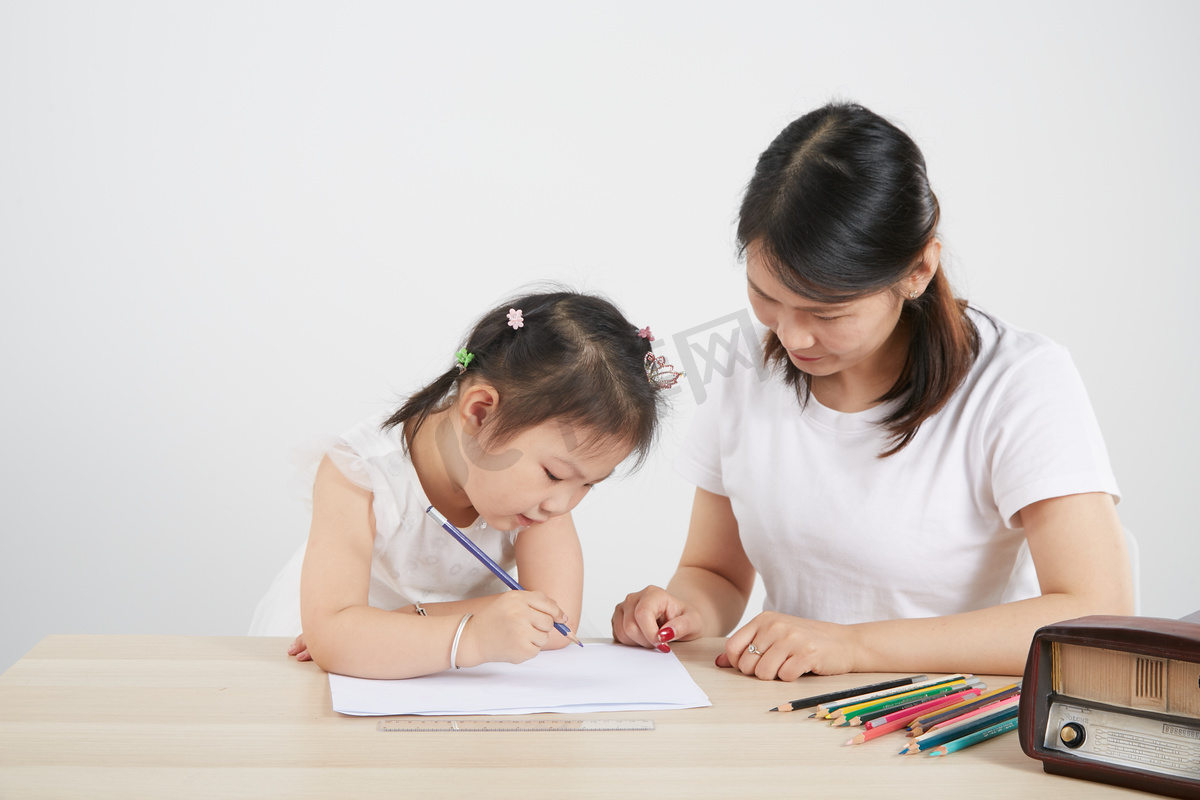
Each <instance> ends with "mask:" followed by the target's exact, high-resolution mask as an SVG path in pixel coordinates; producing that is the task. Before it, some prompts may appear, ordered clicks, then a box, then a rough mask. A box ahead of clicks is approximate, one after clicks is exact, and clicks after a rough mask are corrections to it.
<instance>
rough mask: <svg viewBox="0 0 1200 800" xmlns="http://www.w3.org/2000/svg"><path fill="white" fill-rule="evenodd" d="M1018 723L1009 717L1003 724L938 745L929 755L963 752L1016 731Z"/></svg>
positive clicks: (998, 723)
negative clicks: (995, 737)
mask: <svg viewBox="0 0 1200 800" xmlns="http://www.w3.org/2000/svg"><path fill="white" fill-rule="evenodd" d="M1018 721H1019V720H1018V719H1017V718H1016V717H1010V718H1008V719H1006V720H1004V721H1003V722H997V723H996V724H995V725H992V726H991V727H990V728H984V729H983V730H981V731H975V733H970V734H967V735H966V736H960V737H959V738H957V739H952V740H951V741H949V742H946V743H945V744H939V745H938V746H937V747H935V748H933V749H932V750H930V751H929V755H931V756H944V755H948V754H950V753H953V752H955V751H957V750H963V749H965V748H967V747H970V746H971V745H973V744H979V743H980V742H982V741H985V740H987V739H991V738H992V737H994V736H999V735H1000V734H1002V733H1008V732H1009V731H1011V730H1015V729H1016V727H1017V722H1018Z"/></svg>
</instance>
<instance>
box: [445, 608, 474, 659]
mask: <svg viewBox="0 0 1200 800" xmlns="http://www.w3.org/2000/svg"><path fill="white" fill-rule="evenodd" d="M472 616H474V615H473V614H466V615H464V616H463V618H462V622H460V623H458V630H457V631H455V632H454V644H452V645H450V666H452V667H454V668H455V669H462V667H460V666H459V665H458V640H459V638H461V637H462V632H463V628H465V627H467V620H469V619H470V618H471V617H472Z"/></svg>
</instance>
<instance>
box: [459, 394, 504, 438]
mask: <svg viewBox="0 0 1200 800" xmlns="http://www.w3.org/2000/svg"><path fill="white" fill-rule="evenodd" d="M499 404H500V393H499V392H497V391H496V389H495V387H494V386H491V385H490V384H487V383H478V382H477V383H472V384H471V385H469V386H467V387H466V388H465V389H463V390H462V394H461V395H459V398H458V404H457V405H458V419H459V423H460V424H461V425H462V431H463V433H465V434H466V435H467V436H478V435H479V432H480V431H482V430H483V425H484V423H485V422H486V421H487V418H488V417H489V416H491V415H492V414H494V413H496V408H497V406H498V405H499Z"/></svg>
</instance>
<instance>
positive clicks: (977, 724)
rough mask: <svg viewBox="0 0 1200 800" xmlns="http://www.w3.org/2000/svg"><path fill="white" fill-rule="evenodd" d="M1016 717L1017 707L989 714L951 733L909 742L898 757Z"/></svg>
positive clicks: (934, 734)
mask: <svg viewBox="0 0 1200 800" xmlns="http://www.w3.org/2000/svg"><path fill="white" fill-rule="evenodd" d="M1016 716H1017V706H1013V707H1012V708H1008V709H1005V710H1004V711H1003V712H1001V713H999V714H989V715H987V716H986V717H982V718H978V719H975V720H971V721H968V722H966V723H964V724H963V725H961V726H959V727H958V728H955V729H954V730H952V731H946V732H944V733H941V732H934V733H930V734H929V735H928V737H927V738H923V739H921V740H920V741H917V740H915V739H914V740H913V741H911V742H909V743H908V746H907V747H905V748H904V749H903V750H901V751H900V755H904V754H906V753H907V754H909V755H911V754H913V753H919V752H921V751H926V752H928V751H929V750H932V749H933V748H935V747H937V746H938V745H940V744H945V743H946V742H949V741H952V740H954V739H957V738H959V737H960V736H967V735H969V734H972V733H975V732H976V731H981V730H984V729H986V728H989V727H991V726H992V725H995V724H997V723H999V722H1004V721H1005V720H1009V719H1014V718H1016Z"/></svg>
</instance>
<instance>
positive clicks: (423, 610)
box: [413, 602, 429, 617]
mask: <svg viewBox="0 0 1200 800" xmlns="http://www.w3.org/2000/svg"><path fill="white" fill-rule="evenodd" d="M413 608H415V609H416V610H417V613H418V614H420V615H421V616H422V617H428V616H429V615H428V614H426V613H425V609H423V608H421V604H420V603H417V602H414V603H413Z"/></svg>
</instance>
